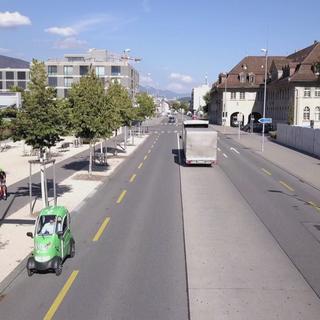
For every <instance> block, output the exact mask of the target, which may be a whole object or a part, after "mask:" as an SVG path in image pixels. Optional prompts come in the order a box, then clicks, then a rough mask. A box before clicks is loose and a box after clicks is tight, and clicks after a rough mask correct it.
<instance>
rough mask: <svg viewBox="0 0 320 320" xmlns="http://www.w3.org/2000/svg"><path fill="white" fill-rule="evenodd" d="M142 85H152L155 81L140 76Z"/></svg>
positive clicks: (148, 77)
mask: <svg viewBox="0 0 320 320" xmlns="http://www.w3.org/2000/svg"><path fill="white" fill-rule="evenodd" d="M140 83H141V84H142V85H146V84H147V85H150V84H152V83H153V79H152V78H151V77H150V76H148V75H147V76H144V75H140Z"/></svg>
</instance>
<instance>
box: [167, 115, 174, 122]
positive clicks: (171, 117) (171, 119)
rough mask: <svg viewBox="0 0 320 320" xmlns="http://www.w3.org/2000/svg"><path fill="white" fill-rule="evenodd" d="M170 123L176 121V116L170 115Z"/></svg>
mask: <svg viewBox="0 0 320 320" xmlns="http://www.w3.org/2000/svg"><path fill="white" fill-rule="evenodd" d="M168 122H169V123H176V118H175V117H174V116H169V120H168Z"/></svg>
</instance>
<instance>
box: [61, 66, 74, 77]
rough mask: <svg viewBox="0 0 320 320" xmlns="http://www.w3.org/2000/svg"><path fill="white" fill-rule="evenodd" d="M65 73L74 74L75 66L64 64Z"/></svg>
mask: <svg viewBox="0 0 320 320" xmlns="http://www.w3.org/2000/svg"><path fill="white" fill-rule="evenodd" d="M63 74H64V75H65V76H72V75H73V66H64V67H63Z"/></svg>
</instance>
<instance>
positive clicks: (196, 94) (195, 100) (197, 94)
mask: <svg viewBox="0 0 320 320" xmlns="http://www.w3.org/2000/svg"><path fill="white" fill-rule="evenodd" d="M210 89H211V88H210V86H209V85H207V84H203V85H201V86H199V87H195V88H192V92H191V107H192V108H191V109H192V110H193V111H199V110H200V108H201V107H204V106H205V105H206V102H205V101H204V99H203V97H204V95H206V94H207V93H208V92H209V91H210Z"/></svg>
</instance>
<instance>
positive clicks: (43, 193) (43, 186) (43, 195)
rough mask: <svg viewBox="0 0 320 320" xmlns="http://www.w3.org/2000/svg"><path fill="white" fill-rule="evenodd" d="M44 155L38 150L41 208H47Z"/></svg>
mask: <svg viewBox="0 0 320 320" xmlns="http://www.w3.org/2000/svg"><path fill="white" fill-rule="evenodd" d="M44 160H45V159H44V153H43V150H40V179H41V180H40V181H41V198H42V205H43V208H46V207H47V206H48V190H47V188H46V185H47V183H46V166H45V165H44V164H43V162H44Z"/></svg>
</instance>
